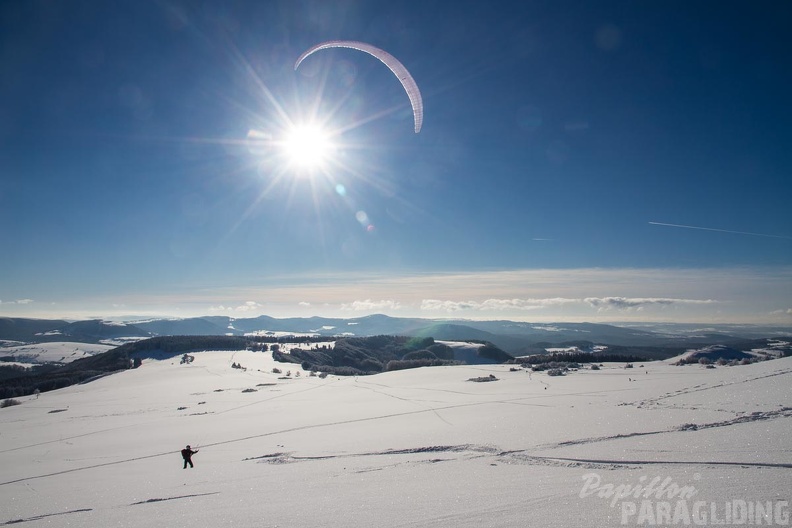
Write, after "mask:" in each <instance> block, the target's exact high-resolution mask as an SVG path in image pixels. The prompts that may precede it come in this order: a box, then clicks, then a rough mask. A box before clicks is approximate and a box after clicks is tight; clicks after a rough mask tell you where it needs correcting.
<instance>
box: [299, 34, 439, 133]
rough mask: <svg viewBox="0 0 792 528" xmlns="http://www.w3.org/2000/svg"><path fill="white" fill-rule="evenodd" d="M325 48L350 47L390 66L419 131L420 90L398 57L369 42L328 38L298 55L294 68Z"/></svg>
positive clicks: (420, 122) (421, 119)
mask: <svg viewBox="0 0 792 528" xmlns="http://www.w3.org/2000/svg"><path fill="white" fill-rule="evenodd" d="M327 48H352V49H356V50H358V51H364V52H366V53H368V54H369V55H372V56H374V57H376V58H378V59H379V60H380V61H382V63H383V64H384V65H385V66H387V67H388V68H390V71H392V72H393V74H394V75H396V77H398V78H399V81H400V82H401V84H402V86H403V87H404V91H405V92H407V97H409V98H410V105H412V110H413V119H414V120H415V133H416V134H417V133H418V132H420V131H421V125H423V99H421V91H420V90H419V89H418V85H417V84H416V83H415V79H413V77H412V75H410V72H409V71H407V68H405V67H404V65H403V64H402V63H401V62H399V61H398V59H396V57H394V56H393V55H391V54H390V53H388V52H387V51H384V50H381V49H379V48H378V47H376V46H372V45H371V44H366V43H365V42H357V41H355V40H329V41H327V42H322V43H321V44H317V45H315V46H312V47H310V48H308V49H307V50H306V51H305V52H304V53H303V54H302V55H300V58H299V59H297V62H296V63H294V69H295V70H297V68H298V67H299V66H300V63H301V62H302V61H303V60H305V58H306V57H307V56H309V55H311V54H312V53H314V52H317V51H319V50H323V49H327Z"/></svg>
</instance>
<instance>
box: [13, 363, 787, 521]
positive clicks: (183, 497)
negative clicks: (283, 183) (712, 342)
mask: <svg viewBox="0 0 792 528" xmlns="http://www.w3.org/2000/svg"><path fill="white" fill-rule="evenodd" d="M192 355H193V356H194V361H192V362H191V363H188V364H181V363H180V361H179V357H178V356H177V357H175V358H169V359H163V360H153V359H147V360H144V362H143V364H142V366H141V367H140V368H137V369H133V370H128V371H123V372H119V373H116V374H113V375H111V376H107V377H104V378H101V379H99V380H96V381H93V382H91V383H87V384H84V385H76V386H72V387H68V388H65V389H62V390H58V391H53V392H47V393H43V394H41V395H40V396H39V397H38V398H35V397H27V398H19V400H20V401H21V402H22V404H21V405H17V406H13V407H7V408H4V409H0V525H3V524H4V523H5V524H14V525H16V524H21V525H22V526H25V527H38V526H128V527H161V526H190V527H219V526H257V527H259V526H261V527H272V526H289V527H317V526H345V527H348V526H360V527H380V526H388V527H410V526H416V527H417V526H430V527H449V528H451V527H468V526H470V527H474V526H475V527H481V526H492V527H496V526H498V527H501V526H502V527H506V526H543V527H547V526H550V527H569V526H671V525H679V526H685V525H715V524H721V525H723V524H726V525H739V524H756V522H755V521H757V520H759V521H764V522H763V523H762V524H773V525H789V523H790V520H789V507H788V504H789V502H790V499H791V498H792V497H790V495H791V494H792V478H790V475H792V472H790V468H792V440H790V439H792V397H790V389H789V387H790V381H792V358H783V359H776V360H772V361H765V362H760V363H755V364H751V365H743V366H736V367H718V368H714V369H705V368H703V367H700V366H698V365H690V366H684V367H681V366H674V365H671V364H670V362H669V361H665V362H650V363H646V364H645V365H643V366H639V365H635V368H632V369H625V368H624V364H619V363H606V364H604V365H603V367H602V369H601V370H599V371H592V370H579V371H575V372H571V373H569V374H568V375H566V376H560V377H550V376H548V375H547V374H546V373H543V372H529V371H528V370H524V369H515V370H512V369H513V366H510V365H477V366H451V367H429V368H421V369H414V370H403V371H396V372H388V373H383V374H378V375H375V376H366V377H336V376H328V377H326V378H320V377H315V376H309V373H308V372H304V371H301V369H300V368H299V365H286V364H282V363H276V362H274V361H273V360H272V357H271V354H270V353H261V352H251V351H227V352H198V353H194V354H192ZM234 363H237V364H239V365H241V366H242V367H244V368H243V369H239V368H232V366H231V365H232V364H234ZM273 368H278V369H280V370H281V371H282V372H281V373H274V372H273ZM289 370H290V371H291V372H290V376H286V373H287V371H289ZM298 371H299V372H300V375H299V376H297V375H296V374H297V372H298ZM490 374H491V375H494V376H495V377H496V378H497V381H492V382H486V383H475V382H471V381H468V380H469V379H471V378H476V377H485V376H486V377H488V376H489V375H490ZM185 444H190V445H191V446H192V447H193V448H194V449H196V448H197V449H198V450H199V452H198V454H196V455H195V456H194V462H195V468H194V469H189V468H188V469H182V460H181V457H180V454H179V450H180V449H181V448H182V447H184V445H185ZM652 482H655V483H656V484H654V485H651V487H650V484H651V483H652ZM657 483H659V484H657ZM663 483H665V484H663ZM639 486H642V487H639ZM619 492H620V493H621V494H622V495H626V496H619V495H617V493H619ZM669 508H670V509H669ZM683 510H684V511H683ZM749 510H750V511H749ZM685 512H687V516H686V515H685ZM768 512H769V513H768ZM749 516H750V518H749ZM727 517H728V518H727ZM741 520H746V521H748V520H750V521H753V522H751V523H748V522H740V521H741ZM723 521H729V522H723Z"/></svg>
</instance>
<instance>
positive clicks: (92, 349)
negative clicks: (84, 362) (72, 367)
mask: <svg viewBox="0 0 792 528" xmlns="http://www.w3.org/2000/svg"><path fill="white" fill-rule="evenodd" d="M113 348H115V346H114V345H111V344H98V343H76V342H72V341H57V342H52V343H20V342H13V341H12V342H8V341H4V342H2V343H0V356H10V357H13V358H15V359H17V360H18V361H19V362H21V363H25V364H27V365H34V364H37V363H71V362H72V361H74V360H76V359H81V358H84V357H88V356H93V355H94V354H101V353H102V352H107V351H108V350H112V349H113ZM0 364H1V363H0Z"/></svg>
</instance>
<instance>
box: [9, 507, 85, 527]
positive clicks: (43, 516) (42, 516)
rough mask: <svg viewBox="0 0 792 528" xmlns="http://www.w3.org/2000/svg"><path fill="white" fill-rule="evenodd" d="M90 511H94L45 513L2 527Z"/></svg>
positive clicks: (82, 509) (10, 522) (15, 520)
mask: <svg viewBox="0 0 792 528" xmlns="http://www.w3.org/2000/svg"><path fill="white" fill-rule="evenodd" d="M89 511H93V508H81V509H79V510H69V511H65V512H58V513H45V514H43V515H36V516H35V517H30V518H28V519H14V520H12V521H6V522H4V523H3V524H2V526H8V525H11V524H21V523H26V522H32V521H39V520H41V519H46V518H48V517H58V516H60V515H68V514H70V513H83V512H89Z"/></svg>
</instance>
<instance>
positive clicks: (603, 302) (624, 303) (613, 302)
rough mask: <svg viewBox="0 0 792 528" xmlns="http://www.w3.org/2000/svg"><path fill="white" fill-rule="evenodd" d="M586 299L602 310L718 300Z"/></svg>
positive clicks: (709, 302) (702, 302)
mask: <svg viewBox="0 0 792 528" xmlns="http://www.w3.org/2000/svg"><path fill="white" fill-rule="evenodd" d="M584 301H585V302H586V303H587V304H590V305H591V306H593V307H595V308H599V309H601V310H611V309H615V310H629V309H632V308H638V309H641V308H644V307H646V306H652V305H660V306H671V305H680V304H684V305H690V304H714V303H717V302H718V301H714V300H711V299H706V300H699V299H668V298H662V297H660V298H655V297H648V298H645V297H586V298H585V299H584Z"/></svg>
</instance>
